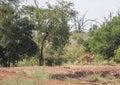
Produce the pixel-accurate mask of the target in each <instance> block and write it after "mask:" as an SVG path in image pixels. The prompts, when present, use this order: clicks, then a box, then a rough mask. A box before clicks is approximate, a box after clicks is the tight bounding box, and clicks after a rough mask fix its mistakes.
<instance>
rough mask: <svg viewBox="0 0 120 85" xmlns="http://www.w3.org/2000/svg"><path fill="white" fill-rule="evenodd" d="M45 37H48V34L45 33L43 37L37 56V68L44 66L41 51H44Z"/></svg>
mask: <svg viewBox="0 0 120 85" xmlns="http://www.w3.org/2000/svg"><path fill="white" fill-rule="evenodd" d="M47 36H48V32H46V33H45V36H44V38H43V40H42V43H41V47H40V55H39V66H43V65H44V56H43V49H44V44H45V40H46V38H47Z"/></svg>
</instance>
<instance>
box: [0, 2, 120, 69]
mask: <svg viewBox="0 0 120 85" xmlns="http://www.w3.org/2000/svg"><path fill="white" fill-rule="evenodd" d="M35 5H36V6H29V5H28V6H21V3H20V1H18V0H6V1H4V0H0V65H1V66H4V67H9V66H16V65H18V66H19V65H44V64H45V65H50V66H52V65H61V64H68V63H69V64H79V59H80V57H81V56H82V55H84V54H87V53H90V52H92V53H95V54H96V56H95V60H94V62H98V61H105V60H109V61H113V62H116V63H119V62H120V14H119V13H118V14H117V15H116V16H114V17H112V18H111V19H110V20H108V21H106V22H103V24H101V25H100V26H97V25H95V24H94V25H92V26H91V28H89V30H88V32H84V29H82V28H79V30H77V29H76V28H71V27H70V25H69V22H73V21H74V19H75V17H76V16H78V14H77V12H76V11H75V10H73V8H74V7H73V3H71V2H65V1H58V2H57V4H56V5H51V4H49V3H47V4H46V5H47V8H39V7H38V5H37V3H36V2H35ZM78 22H79V24H77V25H80V23H83V22H82V21H78ZM74 23H75V22H73V24H74ZM74 27H75V26H74ZM78 27H82V26H78ZM71 30H72V31H71Z"/></svg>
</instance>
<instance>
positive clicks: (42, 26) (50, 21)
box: [34, 0, 75, 65]
mask: <svg viewBox="0 0 120 85" xmlns="http://www.w3.org/2000/svg"><path fill="white" fill-rule="evenodd" d="M34 1H35V4H36V21H35V23H37V24H36V29H37V32H38V35H39V36H40V56H39V65H43V63H44V59H43V49H44V45H45V42H46V41H47V42H48V43H49V44H50V45H51V49H55V50H57V49H62V48H63V47H64V46H65V44H66V43H67V42H68V40H69V35H70V34H69V30H70V28H69V25H68V21H69V20H70V19H72V18H73V17H74V15H75V11H74V10H72V8H71V7H72V5H73V4H72V3H67V2H65V1H58V4H56V5H54V6H51V5H50V4H49V3H48V4H47V6H48V8H47V9H44V10H43V9H40V8H39V7H38V4H37V2H36V0H34Z"/></svg>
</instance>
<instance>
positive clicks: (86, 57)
mask: <svg viewBox="0 0 120 85" xmlns="http://www.w3.org/2000/svg"><path fill="white" fill-rule="evenodd" d="M93 59H94V54H93V53H91V54H88V55H84V56H83V57H81V58H80V62H87V63H88V62H91V61H92V60H93Z"/></svg>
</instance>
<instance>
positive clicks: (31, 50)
mask: <svg viewBox="0 0 120 85" xmlns="http://www.w3.org/2000/svg"><path fill="white" fill-rule="evenodd" d="M33 29H34V25H33V24H32V23H31V22H30V20H29V19H28V18H26V17H21V16H20V14H19V12H18V11H16V9H15V8H14V7H13V5H11V4H6V3H3V4H2V5H0V47H1V56H0V62H1V65H2V66H10V64H11V63H12V64H13V65H15V64H16V63H17V62H18V61H19V60H22V59H23V58H25V55H29V56H31V55H34V54H35V53H36V52H37V45H36V43H35V42H34V41H33V40H32V36H31V34H32V30H33Z"/></svg>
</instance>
